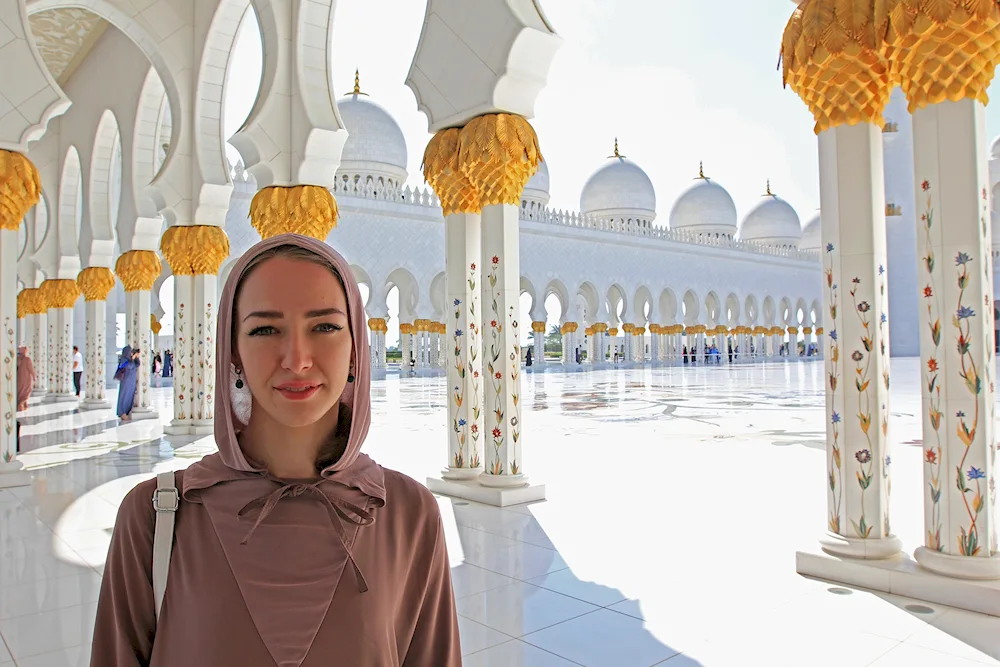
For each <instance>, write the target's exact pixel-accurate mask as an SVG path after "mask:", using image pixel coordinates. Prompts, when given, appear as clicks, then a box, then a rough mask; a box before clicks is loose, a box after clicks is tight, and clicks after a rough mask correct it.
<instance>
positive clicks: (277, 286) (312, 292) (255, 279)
mask: <svg viewBox="0 0 1000 667" xmlns="http://www.w3.org/2000/svg"><path fill="white" fill-rule="evenodd" d="M234 317H235V318H236V321H235V326H234V330H235V332H236V340H235V341H234V342H235V345H234V347H235V351H236V359H234V363H235V364H236V365H237V367H239V368H242V369H243V374H244V377H245V379H246V382H247V384H248V386H249V387H250V392H251V393H252V394H253V401H254V406H253V415H254V416H257V415H258V412H259V411H260V410H263V411H264V412H265V413H266V414H267V416H268V417H270V418H271V419H273V420H274V421H276V422H278V423H279V424H281V425H283V426H287V427H290V428H298V427H303V426H309V425H311V424H314V423H316V422H318V421H319V420H321V419H322V418H323V417H325V416H326V415H327V414H328V413H330V411H331V409H333V408H334V407H335V406H336V405H337V403H338V401H339V400H340V395H341V394H342V393H343V392H344V387H345V386H346V384H347V375H348V372H349V370H350V365H351V351H352V348H353V342H352V340H351V332H350V328H349V326H348V317H347V295H346V294H345V293H344V288H343V286H342V285H341V284H340V281H339V280H337V278H336V276H334V275H333V273H331V272H330V270H329V269H328V268H326V267H324V266H321V265H319V264H314V263H313V262H309V261H303V260H298V259H289V258H286V257H274V258H271V259H268V260H265V261H264V262H262V263H261V264H259V265H258V266H257V267H256V268H255V269H254V270H253V271H252V272H251V273H250V275H249V276H248V277H247V278H246V279H245V281H244V283H243V286H242V289H241V290H240V294H239V299H238V301H237V303H236V312H235V313H234ZM333 414H336V413H333ZM260 416H261V417H262V416H264V415H260Z"/></svg>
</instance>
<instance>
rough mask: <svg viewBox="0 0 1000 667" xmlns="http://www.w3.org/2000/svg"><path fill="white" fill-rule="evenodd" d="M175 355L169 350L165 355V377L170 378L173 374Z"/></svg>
mask: <svg viewBox="0 0 1000 667" xmlns="http://www.w3.org/2000/svg"><path fill="white" fill-rule="evenodd" d="M173 364H174V353H173V352H171V351H170V350H167V351H166V352H164V353H163V377H165V378H168V377H170V376H171V374H172V373H173V368H174V366H173Z"/></svg>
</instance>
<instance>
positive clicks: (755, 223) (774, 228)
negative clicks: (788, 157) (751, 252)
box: [740, 187, 802, 246]
mask: <svg viewBox="0 0 1000 667" xmlns="http://www.w3.org/2000/svg"><path fill="white" fill-rule="evenodd" d="M763 199H764V200H763V201H762V202H761V203H759V204H757V206H755V207H754V209H753V210H752V211H750V212H749V213H747V216H746V217H745V218H743V224H742V225H741V226H740V240H741V241H755V242H757V243H763V244H764V245H775V246H785V245H791V246H798V244H799V241H801V240H802V223H801V222H799V216H798V214H796V213H795V209H793V208H792V207H791V205H789V203H788V202H786V201H785V200H784V199H782V198H780V197H778V196H777V195H773V194H771V190H770V187H768V194H766V195H764V198H763Z"/></svg>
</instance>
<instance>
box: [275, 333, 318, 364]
mask: <svg viewBox="0 0 1000 667" xmlns="http://www.w3.org/2000/svg"><path fill="white" fill-rule="evenodd" d="M282 366H284V367H285V369H286V370H289V371H292V372H293V373H301V372H302V371H305V370H306V369H308V368H309V367H311V366H312V350H311V348H310V344H309V338H308V337H307V336H305V335H303V334H298V333H295V334H292V335H290V336H288V338H287V339H286V342H285V353H284V359H283V360H282Z"/></svg>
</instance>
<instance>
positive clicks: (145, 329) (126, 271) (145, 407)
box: [115, 250, 161, 420]
mask: <svg viewBox="0 0 1000 667" xmlns="http://www.w3.org/2000/svg"><path fill="white" fill-rule="evenodd" d="M160 271H161V265H160V258H159V257H158V256H157V254H156V253H155V252H154V251H152V250H130V251H128V252H126V253H124V254H122V255H121V257H119V258H118V261H117V262H116V263H115V273H116V274H117V276H118V279H119V280H121V281H122V285H123V286H124V287H125V313H126V319H125V340H126V341H127V343H128V345H129V346H130V347H132V348H133V349H135V348H139V367H138V369H137V373H136V387H135V402H134V404H133V405H134V406H135V407H134V408H133V409H132V418H133V419H136V420H138V419H155V418H157V417H158V415H157V413H156V412H155V411H154V410H153V409H152V407H151V406H150V394H149V374H150V369H151V367H152V365H151V363H150V362H151V359H152V357H151V356H150V349H149V347H150V343H151V335H152V332H151V331H150V328H149V323H150V318H149V316H150V297H151V294H152V289H153V283H154V282H155V281H156V279H157V278H158V277H159V275H160Z"/></svg>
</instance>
